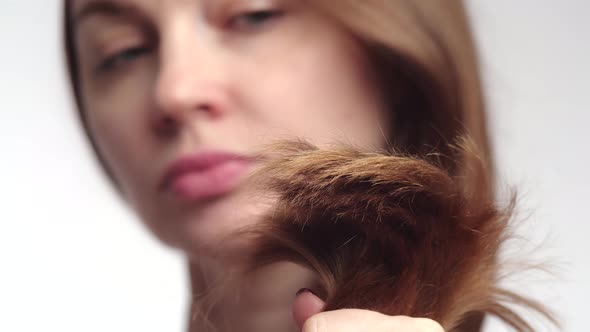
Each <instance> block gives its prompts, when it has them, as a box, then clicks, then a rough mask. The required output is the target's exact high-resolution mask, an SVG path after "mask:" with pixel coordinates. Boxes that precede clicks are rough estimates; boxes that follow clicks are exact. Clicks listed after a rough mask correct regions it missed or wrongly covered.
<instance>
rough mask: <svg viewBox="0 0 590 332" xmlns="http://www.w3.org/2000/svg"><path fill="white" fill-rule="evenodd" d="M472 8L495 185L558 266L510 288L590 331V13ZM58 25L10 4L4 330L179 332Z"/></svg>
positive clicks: (178, 265)
mask: <svg viewBox="0 0 590 332" xmlns="http://www.w3.org/2000/svg"><path fill="white" fill-rule="evenodd" d="M420 1H426V0H420ZM468 3H469V7H470V10H471V12H472V16H473V20H474V22H475V28H476V34H477V38H478V40H479V42H480V47H481V53H482V69H483V72H484V74H485V75H486V84H487V93H488V95H489V98H490V116H491V123H490V126H491V129H492V133H493V140H494V142H495V146H496V158H497V164H498V169H499V172H500V183H499V185H500V187H501V188H508V187H509V186H511V185H512V186H516V187H517V188H518V191H519V193H520V194H521V195H520V203H521V204H520V206H521V211H523V212H522V213H521V215H520V216H521V217H523V218H525V217H526V219H527V222H526V224H525V225H524V226H523V227H522V228H521V233H522V234H523V235H524V236H525V237H527V238H529V239H531V243H532V244H539V243H542V248H543V249H542V250H539V251H535V255H536V256H539V257H545V258H547V257H548V258H551V259H553V261H554V262H556V263H555V264H554V265H555V269H554V270H555V271H556V272H557V273H556V274H557V275H556V277H551V278H546V277H535V278H533V279H534V280H533V281H534V282H529V283H527V282H524V283H520V284H517V283H514V284H511V283H510V282H508V283H507V284H508V285H509V286H511V287H515V288H518V289H521V290H526V292H529V293H530V294H531V295H533V296H536V297H537V298H539V299H541V300H542V301H543V302H546V303H548V304H549V305H551V306H553V307H554V308H555V309H556V310H557V311H558V313H559V314H560V315H561V318H562V320H563V322H564V330H565V331H587V330H588V325H589V324H588V323H587V321H588V315H587V311H588V306H587V304H586V303H587V301H588V300H589V299H590V267H589V266H588V264H587V263H588V261H589V260H588V257H587V253H586V252H587V251H589V250H590V239H589V237H590V226H589V223H590V218H588V213H587V210H586V208H588V205H590V201H589V195H588V194H587V189H586V188H587V187H589V186H590V175H589V174H590V173H589V171H588V170H589V169H590V157H589V152H590V151H589V150H588V148H587V145H588V143H589V142H590V133H589V132H590V129H589V128H587V127H588V125H589V123H590V99H589V98H590V97H589V95H590V91H589V88H590V4H589V3H588V2H587V1H585V0H577V1H576V0H569V1H555V0H526V1H524V0H521V1H518V2H516V1H511V0H494V1H485V0H471V1H469V2H468ZM60 14H61V13H60V6H59V4H58V1H56V0H53V1H47V0H44V1H35V2H34V1H25V0H2V1H0V75H1V76H0V97H1V98H0V158H1V159H0V186H1V189H0V331H65V332H69V331H101V332H103V331H143V332H149V331H182V329H183V327H184V325H185V324H184V317H185V314H186V312H187V310H186V304H187V303H188V296H187V294H186V289H187V278H186V269H185V266H184V264H183V262H182V258H181V257H180V256H179V255H178V254H177V253H174V252H171V251H170V250H169V249H166V248H163V247H162V246H161V245H159V244H158V243H156V242H155V240H153V239H152V238H151V236H150V235H149V234H148V233H147V231H145V230H144V229H143V227H141V225H140V223H139V221H137V220H136V219H135V218H134V217H133V215H132V214H131V213H130V212H129V211H127V210H126V209H125V208H124V206H123V204H122V203H121V202H119V201H118V199H117V198H116V196H115V195H114V194H113V193H112V192H111V190H110V188H109V186H108V185H107V183H106V182H105V181H104V180H103V179H102V178H101V177H99V176H97V174H99V173H98V170H97V167H96V166H95V164H94V161H93V158H92V155H91V154H90V151H89V149H88V146H87V143H86V141H85V138H84V137H83V136H82V134H81V132H80V130H79V128H78V124H77V122H76V121H75V117H74V111H73V108H72V101H71V97H70V95H69V92H68V91H67V89H66V80H65V74H64V67H63V62H62V53H61V50H60V45H61V40H60V38H61V34H60ZM515 248H516V251H518V252H521V249H520V248H521V247H515ZM523 284H524V285H523ZM525 286H526V287H525ZM488 330H490V331H491V330H493V331H498V330H501V329H500V328H498V327H497V326H496V325H494V324H493V325H492V326H490V327H489V329H488ZM541 330H542V331H545V330H547V331H549V330H552V329H550V328H545V329H541Z"/></svg>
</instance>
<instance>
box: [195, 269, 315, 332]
mask: <svg viewBox="0 0 590 332" xmlns="http://www.w3.org/2000/svg"><path fill="white" fill-rule="evenodd" d="M189 271H190V280H191V294H192V305H191V313H190V315H189V316H190V322H189V331H191V332H192V331H217V332H224V331H244V332H248V331H297V329H296V326H295V322H294V321H293V318H292V313H291V310H292V308H291V306H292V302H293V300H294V298H295V294H296V292H297V291H298V290H299V289H301V288H310V287H311V286H312V285H313V284H314V280H315V276H314V274H313V273H312V272H311V271H309V270H307V269H304V268H302V267H300V266H298V265H295V264H292V263H278V264H272V265H269V266H267V267H264V268H261V269H258V270H256V271H254V272H251V273H247V274H245V273H243V272H241V271H243V267H242V266H239V264H238V263H235V264H231V265H228V264H221V263H220V262H219V261H218V260H214V259H200V260H198V261H191V262H189ZM269 281H271V282H269Z"/></svg>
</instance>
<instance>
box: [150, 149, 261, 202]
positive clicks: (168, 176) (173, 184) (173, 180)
mask: <svg viewBox="0 0 590 332" xmlns="http://www.w3.org/2000/svg"><path fill="white" fill-rule="evenodd" d="M251 165H252V158H249V157H246V156H243V155H238V154H234V153H229V152H223V151H214V150H210V151H203V152H200V153H197V154H194V155H188V156H184V157H181V158H179V159H177V160H176V161H175V162H173V163H172V164H171V165H170V167H169V168H168V169H167V170H166V172H165V173H164V176H163V178H162V181H161V183H160V189H161V190H164V191H170V192H172V193H174V194H175V195H176V196H177V197H179V198H181V199H182V200H186V201H198V200H203V199H207V198H213V197H216V196H219V195H222V194H224V193H227V192H229V191H231V190H232V189H233V188H234V187H235V186H237V184H238V183H239V180H240V178H241V177H242V175H243V174H244V173H245V172H247V171H248V169H250V167H251Z"/></svg>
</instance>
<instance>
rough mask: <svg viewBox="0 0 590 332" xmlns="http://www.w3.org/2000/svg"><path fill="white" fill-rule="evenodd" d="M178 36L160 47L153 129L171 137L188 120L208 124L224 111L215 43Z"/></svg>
mask: <svg viewBox="0 0 590 332" xmlns="http://www.w3.org/2000/svg"><path fill="white" fill-rule="evenodd" d="M183 34H184V35H187V34H186V32H182V33H180V34H179V33H177V34H176V35H174V36H172V38H170V39H169V40H168V41H167V42H166V41H164V40H162V43H161V46H160V65H159V72H158V76H157V79H156V82H155V91H154V98H155V114H154V117H153V120H152V122H153V129H154V131H155V133H157V134H159V135H166V136H169V135H174V134H177V133H178V132H179V131H180V130H182V129H183V127H185V126H186V125H187V124H188V123H189V122H191V121H211V120H213V119H216V118H219V117H220V116H222V115H223V114H224V113H225V111H226V108H227V103H228V102H227V91H226V84H225V79H224V76H225V75H224V72H225V70H224V65H223V64H222V63H221V60H220V59H221V56H220V54H219V53H220V50H219V48H218V47H216V46H215V45H212V43H213V42H214V41H212V40H206V39H204V38H203V39H201V40H199V38H198V36H195V35H193V36H190V37H189V36H187V37H186V38H179V37H178V36H179V35H180V36H182V35H183Z"/></svg>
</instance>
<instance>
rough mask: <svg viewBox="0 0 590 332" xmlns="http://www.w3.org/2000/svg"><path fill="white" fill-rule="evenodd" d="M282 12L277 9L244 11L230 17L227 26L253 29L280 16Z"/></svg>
mask: <svg viewBox="0 0 590 332" xmlns="http://www.w3.org/2000/svg"><path fill="white" fill-rule="evenodd" d="M283 14H284V12H283V11H281V10H277V9H274V10H255V11H250V12H245V13H242V14H239V15H236V16H234V17H232V18H231V19H230V21H229V23H228V26H229V27H230V28H232V29H235V30H249V29H254V28H258V27H261V26H262V25H265V24H268V23H270V21H272V20H275V19H277V18H279V17H281V16H282V15H283Z"/></svg>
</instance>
